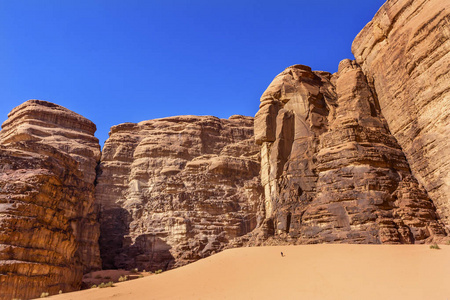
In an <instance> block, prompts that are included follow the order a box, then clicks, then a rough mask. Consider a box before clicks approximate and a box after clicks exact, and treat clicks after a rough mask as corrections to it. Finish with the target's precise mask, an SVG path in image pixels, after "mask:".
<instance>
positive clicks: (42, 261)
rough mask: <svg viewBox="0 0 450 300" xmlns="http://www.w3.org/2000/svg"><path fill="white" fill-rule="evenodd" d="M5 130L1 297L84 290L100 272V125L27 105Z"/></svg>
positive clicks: (0, 154)
mask: <svg viewBox="0 0 450 300" xmlns="http://www.w3.org/2000/svg"><path fill="white" fill-rule="evenodd" d="M8 117H9V119H8V120H7V121H5V122H4V124H3V126H2V127H3V129H2V131H1V132H0V299H12V298H21V299H29V298H32V297H38V296H39V295H40V294H41V293H42V292H49V293H50V294H56V293H58V291H59V290H62V291H72V290H76V289H79V287H80V285H81V277H82V274H83V272H88V271H90V270H93V269H98V268H99V267H100V264H101V262H100V254H99V247H98V237H99V225H98V222H97V214H96V210H95V207H94V179H95V175H94V174H95V167H96V165H97V160H98V159H99V156H100V149H99V148H100V147H99V145H98V140H97V139H96V138H95V137H94V136H93V134H94V132H95V125H94V124H93V123H92V122H90V121H89V120H87V119H85V118H83V117H81V116H80V115H77V114H75V113H74V112H72V111H70V110H68V109H65V108H63V107H61V106H58V105H55V104H52V103H49V102H45V101H38V100H30V101H27V102H25V103H24V104H22V105H20V106H18V107H16V108H15V109H14V110H13V111H12V112H11V113H10V114H9V115H8Z"/></svg>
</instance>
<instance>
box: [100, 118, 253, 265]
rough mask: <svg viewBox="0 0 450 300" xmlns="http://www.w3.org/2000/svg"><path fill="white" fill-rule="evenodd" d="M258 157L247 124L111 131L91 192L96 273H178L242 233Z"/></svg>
mask: <svg viewBox="0 0 450 300" xmlns="http://www.w3.org/2000/svg"><path fill="white" fill-rule="evenodd" d="M258 157H259V148H258V147H257V146H256V145H255V143H254V140H253V118H250V117H243V116H232V117H230V118H229V119H228V120H225V119H218V118H216V117H196V116H179V117H171V118H164V119H156V120H150V121H144V122H141V123H138V124H134V123H125V124H121V125H117V126H113V127H112V128H111V132H110V137H109V139H108V140H107V141H106V143H105V146H104V148H103V154H102V159H101V164H100V167H99V174H98V179H97V181H98V184H97V187H96V199H97V201H98V203H99V204H100V205H101V237H100V247H101V253H102V260H103V266H104V267H105V268H135V267H137V268H139V269H146V270H158V269H167V268H171V267H174V266H180V265H183V264H185V263H188V262H192V261H194V260H197V259H199V258H202V257H205V256H208V255H210V254H213V253H215V252H217V251H219V250H221V249H222V248H223V247H224V246H225V245H227V243H228V242H229V240H230V239H232V238H234V237H237V236H241V235H244V234H246V233H248V232H250V231H251V230H252V229H254V228H255V227H256V226H257V223H258V220H257V211H258V205H259V203H261V187H260V183H259V160H258ZM261 218H262V216H261Z"/></svg>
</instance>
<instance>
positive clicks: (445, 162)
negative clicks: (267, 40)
mask: <svg viewBox="0 0 450 300" xmlns="http://www.w3.org/2000/svg"><path fill="white" fill-rule="evenodd" d="M449 22H450V2H449V1H446V0H418V1H408V0H400V1H387V2H386V3H385V4H384V5H383V6H382V7H381V8H380V10H379V11H378V12H377V14H376V15H375V17H374V18H373V20H372V21H371V22H369V23H368V24H367V25H366V26H365V27H364V29H363V30H362V31H361V32H360V33H359V34H358V36H357V37H356V38H355V40H354V42H353V45H352V52H353V54H354V55H355V58H356V61H357V62H358V64H359V65H361V68H362V70H363V72H364V73H365V74H366V76H367V78H368V81H369V84H370V85H371V86H373V87H374V88H375V90H376V92H377V95H378V100H379V103H380V108H381V111H382V113H383V116H384V117H385V118H386V121H387V123H388V125H389V129H390V131H391V132H392V134H393V135H394V136H395V138H396V139H397V141H398V143H399V145H400V146H401V147H402V149H403V151H404V153H405V155H406V157H407V159H408V162H409V164H410V166H411V169H412V172H413V174H414V176H415V177H416V178H417V180H418V181H419V183H420V184H421V185H423V186H424V187H425V189H426V191H427V192H428V194H429V196H430V197H431V199H433V201H434V203H435V204H436V206H437V208H438V213H439V215H440V216H441V217H442V218H443V219H444V221H445V222H446V224H447V225H448V224H450V201H449V199H450V147H449V146H450V144H449V137H450V121H449V120H450V84H449V82H450V73H449V72H450V67H449V66H450V26H449Z"/></svg>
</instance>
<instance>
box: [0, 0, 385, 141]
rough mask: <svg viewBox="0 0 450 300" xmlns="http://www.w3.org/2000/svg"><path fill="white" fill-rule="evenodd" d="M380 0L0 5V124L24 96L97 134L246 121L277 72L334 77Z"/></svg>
mask: <svg viewBox="0 0 450 300" xmlns="http://www.w3.org/2000/svg"><path fill="white" fill-rule="evenodd" d="M383 2H384V1H381V0H367V1H356V0H355V1H354V0H341V1H336V0H333V1H325V0H315V1H302V0H297V1H290V0H278V1H264V0H257V1H253V0H240V1H232V0H230V1H220V0H217V1H214V0H209V1H203V0H191V1H181V0H161V1H156V0H155V1H152V0H147V1H145V0H126V1H125V0H121V1H116V0H105V1H100V0H86V1H84V0H70V1H69V0H67V1H66V0H64V1H63V0H30V1H25V0H14V1H12V0H11V1H8V0H0V78H1V81H2V85H1V86H2V88H0V122H3V121H4V120H5V119H6V118H7V114H8V112H9V111H11V109H13V108H14V107H15V106H17V105H19V104H21V103H23V102H25V101H26V100H28V99H41V100H47V101H51V102H54V103H57V104H59V105H62V106H65V107H67V108H69V109H71V110H73V111H75V112H77V113H79V114H81V115H83V116H85V117H86V118H88V119H90V120H92V121H93V122H94V123H95V124H96V125H97V133H96V136H97V137H98V138H99V140H100V143H101V144H103V142H104V141H105V140H106V139H107V137H108V131H109V128H110V127H111V126H113V125H117V124H120V123H124V122H140V121H143V120H148V119H154V118H161V117H167V116H174V115H186V114H193V115H214V116H217V117H220V118H228V117H229V116H230V115H233V114H242V115H250V116H254V115H255V113H256V112H257V110H258V105H259V97H260V96H261V94H262V93H263V92H264V90H265V89H266V87H267V86H268V85H269V83H270V82H271V81H272V79H273V78H274V77H275V76H276V75H277V74H278V73H280V72H281V71H283V70H284V69H285V68H286V67H288V66H290V65H294V64H305V65H309V66H311V67H312V68H313V69H314V70H323V71H329V72H332V73H333V72H336V71H337V66H338V63H339V61H341V60H342V59H344V58H352V59H353V55H352V53H351V51H350V47H351V43H352V41H353V39H354V37H355V36H356V34H357V33H358V32H359V31H360V30H361V29H362V28H363V27H364V25H365V24H366V23H367V22H369V21H370V20H371V19H372V17H373V16H374V14H375V13H376V11H377V10H378V9H379V7H380V6H381V5H382V4H383Z"/></svg>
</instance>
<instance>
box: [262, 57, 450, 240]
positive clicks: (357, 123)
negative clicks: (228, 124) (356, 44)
mask: <svg viewBox="0 0 450 300" xmlns="http://www.w3.org/2000/svg"><path fill="white" fill-rule="evenodd" d="M255 137H256V142H257V143H258V144H260V145H261V182H262V185H263V187H264V196H265V205H264V209H265V215H266V219H265V221H264V223H263V224H262V226H261V231H262V233H263V236H264V238H266V239H267V238H269V239H270V237H271V236H272V235H273V236H274V237H275V238H281V239H282V240H284V241H288V242H290V243H322V242H334V243H336V242H338V243H423V242H427V241H431V240H432V239H433V238H439V237H442V236H444V235H445V231H444V228H443V225H442V224H441V223H440V221H439V219H438V216H437V215H436V211H435V207H434V206H433V203H432V202H431V200H430V199H429V198H428V196H427V194H426V192H425V190H424V189H423V188H422V187H421V186H419V184H418V183H417V181H416V179H415V178H414V177H413V176H412V174H411V171H410V169H409V165H408V162H407V160H406V158H405V156H404V154H403V152H402V150H401V148H400V146H399V145H398V143H397V141H396V139H395V138H394V137H393V136H392V135H391V133H390V131H389V128H388V125H387V123H386V121H385V119H384V117H383V116H382V114H381V110H380V106H379V103H378V100H377V95H376V93H375V91H374V90H373V89H372V88H371V86H370V85H369V84H368V82H367V80H366V77H365V75H364V73H363V72H362V70H361V68H360V67H359V65H358V64H357V63H356V62H354V61H350V60H344V61H342V62H341V63H340V65H339V71H338V73H336V74H333V75H332V74H329V73H325V72H313V71H311V69H310V68H309V67H306V66H302V65H295V66H292V67H289V68H287V69H286V70H285V71H283V72H282V73H281V74H279V75H278V76H277V77H276V78H275V79H274V80H273V82H272V83H271V84H270V86H269V87H268V88H267V90H266V91H265V92H264V94H263V95H262V97H261V105H260V110H259V111H258V113H257V114H256V117H255Z"/></svg>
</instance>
